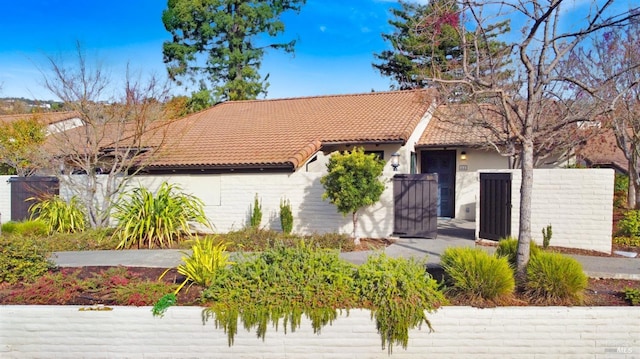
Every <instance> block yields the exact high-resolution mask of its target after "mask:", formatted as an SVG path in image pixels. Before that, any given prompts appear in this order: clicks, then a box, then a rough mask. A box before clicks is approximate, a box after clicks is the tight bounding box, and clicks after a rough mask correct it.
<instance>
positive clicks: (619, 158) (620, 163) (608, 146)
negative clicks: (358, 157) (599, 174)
mask: <svg viewBox="0 0 640 359" xmlns="http://www.w3.org/2000/svg"><path fill="white" fill-rule="evenodd" d="M576 155H577V156H578V159H579V160H581V161H583V162H585V164H586V165H588V166H592V167H614V168H617V169H618V170H620V171H622V172H624V173H628V170H629V162H628V161H627V158H626V157H625V156H624V153H623V152H622V150H620V148H618V145H617V143H616V137H615V134H614V133H613V131H612V130H611V129H607V130H603V131H602V132H600V133H598V134H597V135H595V136H593V137H592V138H590V139H589V140H587V141H586V142H585V143H584V144H583V145H582V146H579V147H578V148H577V149H576Z"/></svg>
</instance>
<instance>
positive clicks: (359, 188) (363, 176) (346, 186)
mask: <svg viewBox="0 0 640 359" xmlns="http://www.w3.org/2000/svg"><path fill="white" fill-rule="evenodd" d="M383 169H384V162H383V161H382V160H379V159H378V158H377V157H376V156H375V155H374V154H370V155H366V154H365V153H364V150H363V149H362V148H355V149H354V150H353V151H352V152H348V151H345V152H343V153H336V154H334V155H332V156H331V158H330V159H329V163H327V171H328V172H329V173H328V174H327V175H325V176H324V177H322V179H320V182H321V183H322V185H323V186H324V189H325V192H324V193H323V194H322V198H323V199H328V200H329V201H330V202H331V203H333V204H334V205H336V207H337V208H338V212H340V213H342V215H344V216H346V215H347V214H351V218H352V221H353V233H352V237H353V238H354V240H355V243H356V244H359V242H360V240H359V238H358V237H356V231H357V228H358V210H359V209H361V208H362V207H366V206H370V205H372V204H374V203H376V202H378V200H379V199H380V196H381V195H382V191H384V183H383V182H382V181H381V180H380V176H381V175H382V170H383Z"/></svg>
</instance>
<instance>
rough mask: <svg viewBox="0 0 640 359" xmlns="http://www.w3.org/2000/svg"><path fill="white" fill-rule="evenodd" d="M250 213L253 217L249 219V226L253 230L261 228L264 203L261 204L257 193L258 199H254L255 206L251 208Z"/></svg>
mask: <svg viewBox="0 0 640 359" xmlns="http://www.w3.org/2000/svg"><path fill="white" fill-rule="evenodd" d="M249 211H250V212H251V217H250V218H249V225H250V226H251V228H253V229H258V228H260V223H262V203H260V200H259V199H258V194H257V193H256V197H255V198H254V199H253V206H250V207H249Z"/></svg>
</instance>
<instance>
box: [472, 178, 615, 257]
mask: <svg viewBox="0 0 640 359" xmlns="http://www.w3.org/2000/svg"><path fill="white" fill-rule="evenodd" d="M490 172H510V173H512V189H511V204H512V214H511V233H512V235H513V236H517V234H518V231H519V213H520V184H521V182H522V176H521V172H520V170H509V171H490ZM613 186H614V171H613V170H612V169H535V170H534V172H533V194H532V204H531V231H532V233H531V235H532V238H533V240H534V241H535V242H536V243H538V244H542V232H541V231H542V228H545V227H546V226H547V225H549V224H551V226H552V228H553V236H552V239H551V245H552V246H560V247H570V248H582V249H590V250H596V251H601V252H606V253H610V252H611V233H612V226H613V224H612V220H613ZM478 190H479V183H478ZM478 206H479V203H478ZM479 222H480V221H476V236H477V234H478V232H479Z"/></svg>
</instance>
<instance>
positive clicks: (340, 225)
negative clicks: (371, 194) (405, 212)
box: [294, 177, 393, 238]
mask: <svg viewBox="0 0 640 359" xmlns="http://www.w3.org/2000/svg"><path fill="white" fill-rule="evenodd" d="M308 183H309V184H308V185H307V186H306V187H305V188H304V194H303V198H302V200H301V202H300V206H299V208H298V211H297V216H294V231H297V232H301V233H340V234H348V235H351V233H352V231H353V224H352V218H351V214H348V215H347V216H343V215H342V214H341V213H339V212H338V209H337V208H336V206H334V205H333V204H331V202H329V201H328V200H323V199H322V194H323V193H324V186H322V184H321V183H320V177H317V178H313V180H309V181H308ZM385 186H386V189H385V192H384V193H383V194H382V196H381V198H380V201H379V202H378V203H376V204H374V205H373V206H370V207H367V208H365V209H361V210H360V211H359V212H358V214H359V217H358V232H357V235H358V236H359V237H363V238H364V237H373V238H386V237H388V236H389V235H390V234H391V232H392V231H393V188H392V183H391V182H388V183H386V184H385ZM294 211H295V209H294Z"/></svg>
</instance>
